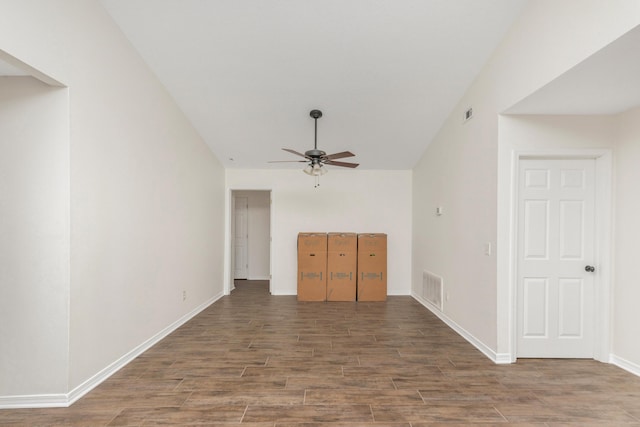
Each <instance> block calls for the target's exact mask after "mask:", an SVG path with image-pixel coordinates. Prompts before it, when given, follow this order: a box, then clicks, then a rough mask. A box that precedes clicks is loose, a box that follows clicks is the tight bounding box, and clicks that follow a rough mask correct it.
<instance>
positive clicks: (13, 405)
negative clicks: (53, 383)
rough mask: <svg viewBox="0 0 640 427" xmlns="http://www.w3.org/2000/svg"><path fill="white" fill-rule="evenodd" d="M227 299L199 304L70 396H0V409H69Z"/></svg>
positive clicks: (93, 377)
mask: <svg viewBox="0 0 640 427" xmlns="http://www.w3.org/2000/svg"><path fill="white" fill-rule="evenodd" d="M223 296H224V295H223V293H218V294H217V295H214V296H213V297H212V298H210V299H209V300H207V301H205V302H204V303H202V304H200V305H199V306H198V307H196V308H194V309H193V310H191V311H190V312H189V313H187V314H185V315H184V316H182V317H181V318H180V319H178V320H176V321H175V322H173V323H172V324H170V325H169V326H167V327H166V328H164V329H163V330H161V331H160V332H158V333H157V334H155V335H154V336H152V337H151V338H149V339H148V340H146V341H145V342H143V343H142V344H140V345H139V346H137V347H135V348H134V349H132V350H131V351H129V352H128V353H127V354H125V355H124V356H122V357H121V358H120V359H118V360H116V361H115V362H113V363H111V364H110V365H109V366H107V367H105V368H104V369H102V370H101V371H100V372H98V373H97V374H95V375H94V376H92V377H91V378H89V379H87V380H86V381H85V382H83V383H82V384H80V385H79V386H77V387H76V388H74V389H73V390H71V391H70V392H69V393H60V394H40V395H38V394H36V395H24V396H0V409H17V408H66V407H68V406H71V405H72V404H73V403H75V402H76V401H77V400H78V399H80V398H81V397H83V396H84V395H85V394H87V393H89V392H90V391H91V390H93V389H94V388H96V387H97V386H99V385H100V384H101V383H102V382H104V381H105V380H106V379H108V378H109V377H110V376H111V375H113V374H115V373H116V372H118V371H119V370H120V369H122V368H123V367H124V366H126V365H127V364H128V363H129V362H131V361H133V360H134V359H135V358H136V357H138V356H140V355H141V354H142V353H144V352H145V351H147V350H149V349H150V348H151V347H153V346H154V345H156V344H157V343H158V342H160V341H161V340H163V339H164V338H166V337H167V336H168V335H169V334H170V333H172V332H173V331H175V330H176V329H178V328H179V327H180V326H182V325H184V324H185V323H187V322H188V321H189V320H191V319H192V318H194V317H195V316H197V315H198V314H199V313H200V312H201V311H203V310H205V309H206V308H207V307H209V306H210V305H211V304H213V303H214V302H216V301H218V300H219V299H220V298H222V297H223Z"/></svg>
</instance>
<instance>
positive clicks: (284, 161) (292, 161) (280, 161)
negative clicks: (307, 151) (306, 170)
mask: <svg viewBox="0 0 640 427" xmlns="http://www.w3.org/2000/svg"><path fill="white" fill-rule="evenodd" d="M267 163H307V160H269V161H268V162H267Z"/></svg>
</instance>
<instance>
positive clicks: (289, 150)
mask: <svg viewBox="0 0 640 427" xmlns="http://www.w3.org/2000/svg"><path fill="white" fill-rule="evenodd" d="M283 150H284V151H288V152H289V153H291V154H295V155H297V156H300V157H305V158H306V157H307V156H305V155H304V154H302V153H298V152H297V151H296V150H292V149H291V148H283Z"/></svg>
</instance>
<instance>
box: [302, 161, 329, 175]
mask: <svg viewBox="0 0 640 427" xmlns="http://www.w3.org/2000/svg"><path fill="white" fill-rule="evenodd" d="M302 172H304V173H306V174H307V175H311V176H322V175H324V174H326V173H327V170H326V169H325V168H323V167H322V165H321V164H320V163H313V164H311V163H310V164H308V165H307V167H306V168H304V169H303V170H302Z"/></svg>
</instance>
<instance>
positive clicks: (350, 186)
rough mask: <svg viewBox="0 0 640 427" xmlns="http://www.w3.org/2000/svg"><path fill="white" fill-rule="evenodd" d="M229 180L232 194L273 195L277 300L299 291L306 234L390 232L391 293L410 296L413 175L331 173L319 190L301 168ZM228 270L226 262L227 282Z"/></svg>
mask: <svg viewBox="0 0 640 427" xmlns="http://www.w3.org/2000/svg"><path fill="white" fill-rule="evenodd" d="M226 179H227V181H226V186H227V193H230V192H231V190H242V189H265V190H272V193H271V198H272V200H273V207H272V217H271V221H272V230H273V243H272V245H273V246H272V248H273V249H272V268H273V269H272V275H273V278H272V282H271V292H272V293H273V294H274V295H295V294H296V292H297V283H296V272H297V255H296V253H297V252H296V245H297V235H298V233H299V232H304V231H321V232H325V231H326V232H330V231H350V232H356V233H365V232H379V233H387V234H388V252H387V253H388V255H387V256H388V274H389V280H388V293H389V294H390V295H408V294H409V293H410V290H411V288H410V283H411V276H410V272H411V171H370V170H361V171H360V170H348V171H342V170H339V169H331V170H330V171H329V173H327V174H326V175H324V176H323V177H321V178H320V187H318V188H314V179H313V178H312V177H309V176H307V175H305V174H304V173H303V172H302V170H297V169H296V170H239V169H227V171H226ZM227 206H229V204H228V203H227ZM228 227H229V221H227V229H228ZM228 237H229V236H228V235H227V248H229V247H230V245H229V240H228ZM228 252H229V250H228V249H227V253H228ZM227 256H228V254H227ZM227 259H228V258H227ZM228 270H229V266H228V263H227V266H226V269H225V271H226V272H227V273H226V278H227V280H228V279H229V272H228Z"/></svg>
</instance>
